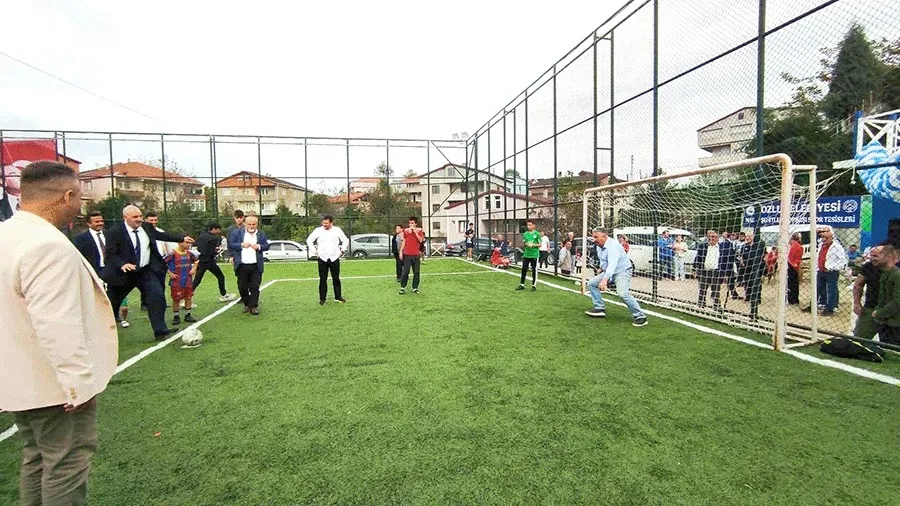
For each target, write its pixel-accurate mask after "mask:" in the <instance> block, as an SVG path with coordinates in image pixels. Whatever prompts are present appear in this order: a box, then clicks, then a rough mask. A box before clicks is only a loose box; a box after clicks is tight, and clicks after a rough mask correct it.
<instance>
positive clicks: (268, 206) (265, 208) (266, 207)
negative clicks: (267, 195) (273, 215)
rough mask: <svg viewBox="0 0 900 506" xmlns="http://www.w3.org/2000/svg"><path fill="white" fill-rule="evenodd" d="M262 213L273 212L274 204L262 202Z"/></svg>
mask: <svg viewBox="0 0 900 506" xmlns="http://www.w3.org/2000/svg"><path fill="white" fill-rule="evenodd" d="M262 209H263V211H274V210H275V203H274V202H263V207H262Z"/></svg>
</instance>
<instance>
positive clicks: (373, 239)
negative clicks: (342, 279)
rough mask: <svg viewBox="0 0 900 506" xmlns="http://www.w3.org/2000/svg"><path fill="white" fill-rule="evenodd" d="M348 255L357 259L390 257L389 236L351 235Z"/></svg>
mask: <svg viewBox="0 0 900 506" xmlns="http://www.w3.org/2000/svg"><path fill="white" fill-rule="evenodd" d="M348 254H349V255H350V256H351V257H352V258H357V259H361V258H388V257H392V256H393V255H392V254H391V236H389V235H387V234H356V235H352V236H350V249H349V250H348Z"/></svg>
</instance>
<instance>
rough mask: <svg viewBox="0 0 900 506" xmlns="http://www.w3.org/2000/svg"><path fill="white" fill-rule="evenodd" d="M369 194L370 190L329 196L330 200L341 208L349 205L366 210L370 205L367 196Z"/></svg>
mask: <svg viewBox="0 0 900 506" xmlns="http://www.w3.org/2000/svg"><path fill="white" fill-rule="evenodd" d="M368 195H369V192H350V193H349V194H347V193H341V194H339V195H335V196H334V197H328V202H329V203H331V204H334V205H335V206H337V207H339V208H341V209H343V208H346V207H347V206H348V205H349V206H351V207H356V208H360V209H361V210H365V209H366V208H367V207H368V202H366V197H367V196H368Z"/></svg>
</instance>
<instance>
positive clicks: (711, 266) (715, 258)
mask: <svg viewBox="0 0 900 506" xmlns="http://www.w3.org/2000/svg"><path fill="white" fill-rule="evenodd" d="M703 268H704V269H706V270H708V271H716V270H719V245H718V244H710V245H709V246H708V247H707V248H706V258H705V259H704V260H703Z"/></svg>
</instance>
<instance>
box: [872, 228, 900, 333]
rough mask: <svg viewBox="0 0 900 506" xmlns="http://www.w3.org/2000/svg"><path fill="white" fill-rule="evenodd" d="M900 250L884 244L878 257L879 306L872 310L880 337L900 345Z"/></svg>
mask: <svg viewBox="0 0 900 506" xmlns="http://www.w3.org/2000/svg"><path fill="white" fill-rule="evenodd" d="M898 262H900V250H898V249H897V248H896V247H895V246H892V245H888V246H884V249H883V250H882V252H881V255H879V257H878V264H877V267H878V269H879V270H880V271H881V277H880V278H879V279H878V285H879V286H878V306H877V307H876V308H875V309H874V310H873V311H872V320H874V321H875V324H876V325H877V326H878V339H880V340H881V341H882V342H885V343H890V344H897V345H900V267H898V266H897V263H898Z"/></svg>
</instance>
